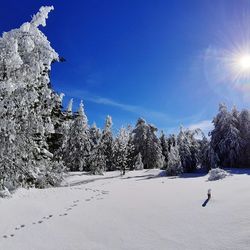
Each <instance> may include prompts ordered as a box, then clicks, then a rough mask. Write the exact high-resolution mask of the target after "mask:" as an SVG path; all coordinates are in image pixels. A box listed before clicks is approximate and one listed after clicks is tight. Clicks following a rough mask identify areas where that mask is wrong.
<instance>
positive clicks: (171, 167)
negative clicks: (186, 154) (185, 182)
mask: <svg viewBox="0 0 250 250" xmlns="http://www.w3.org/2000/svg"><path fill="white" fill-rule="evenodd" d="M166 172H167V174H168V175H179V174H181V173H183V168H182V166H181V158H180V155H179V149H178V147H177V146H171V148H170V152H169V156H168V166H167V169H166Z"/></svg>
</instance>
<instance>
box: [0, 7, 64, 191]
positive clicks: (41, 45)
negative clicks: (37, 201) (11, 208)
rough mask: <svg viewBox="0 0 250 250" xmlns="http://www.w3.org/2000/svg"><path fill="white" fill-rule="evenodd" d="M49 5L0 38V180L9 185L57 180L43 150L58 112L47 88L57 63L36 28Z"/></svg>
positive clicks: (57, 102) (52, 162)
mask: <svg viewBox="0 0 250 250" xmlns="http://www.w3.org/2000/svg"><path fill="white" fill-rule="evenodd" d="M51 10H53V7H52V6H51V7H41V8H40V10H39V12H38V13H37V14H36V15H34V16H33V18H32V20H31V22H26V23H24V24H23V25H22V26H21V27H20V28H19V29H14V30H11V31H9V32H4V33H3V36H2V38H0V107H1V108H0V118H1V119H0V127H1V131H0V144H1V147H0V182H1V186H2V188H3V186H9V187H10V188H15V187H16V186H18V185H20V184H22V185H23V186H30V185H35V186H38V187H44V186H47V185H55V184H56V183H59V182H60V179H61V176H60V174H58V173H59V172H61V171H62V170H63V169H62V166H61V164H60V161H56V160H54V157H53V154H52V153H51V152H50V151H49V147H50V146H51V147H53V145H49V141H50V138H51V136H52V135H53V134H55V133H56V132H55V125H56V124H57V123H58V120H59V119H60V115H61V97H60V96H59V95H57V94H56V93H55V92H54V91H53V90H52V89H51V88H50V78H49V73H50V70H51V64H52V63H53V62H55V61H59V56H58V54H57V53H56V52H55V51H54V49H53V48H52V47H51V46H50V43H49V41H48V40H47V38H46V36H45V35H44V34H43V33H42V32H41V31H40V30H39V26H40V25H42V26H45V25H46V19H47V17H48V13H49V12H50V11H51Z"/></svg>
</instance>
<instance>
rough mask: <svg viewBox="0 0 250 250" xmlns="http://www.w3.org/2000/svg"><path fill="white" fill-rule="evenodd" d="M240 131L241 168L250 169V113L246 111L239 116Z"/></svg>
mask: <svg viewBox="0 0 250 250" xmlns="http://www.w3.org/2000/svg"><path fill="white" fill-rule="evenodd" d="M239 130H240V137H241V139H242V140H241V152H240V160H239V161H240V166H242V167H248V168H249V167H250V153H249V152H250V111H249V110H247V109H245V110H242V111H241V112H240V114H239Z"/></svg>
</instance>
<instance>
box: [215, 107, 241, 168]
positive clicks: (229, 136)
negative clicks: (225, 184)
mask: <svg viewBox="0 0 250 250" xmlns="http://www.w3.org/2000/svg"><path fill="white" fill-rule="evenodd" d="M213 123H214V130H213V131H212V132H211V148H212V149H213V151H214V152H215V153H216V154H217V155H218V159H219V164H218V165H219V166H221V167H236V166H237V165H238V161H239V157H240V151H241V145H242V138H241V136H240V130H239V121H238V111H237V110H236V108H234V109H233V111H232V113H230V112H228V111H227V107H226V106H225V105H224V104H220V106H219V113H218V114H217V116H216V117H215V118H214V119H213Z"/></svg>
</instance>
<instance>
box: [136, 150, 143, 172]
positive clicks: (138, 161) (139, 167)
mask: <svg viewBox="0 0 250 250" xmlns="http://www.w3.org/2000/svg"><path fill="white" fill-rule="evenodd" d="M143 168H144V165H143V162H142V157H141V153H138V154H137V156H136V161H135V165H134V169H135V170H142V169H143Z"/></svg>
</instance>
